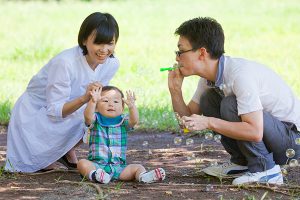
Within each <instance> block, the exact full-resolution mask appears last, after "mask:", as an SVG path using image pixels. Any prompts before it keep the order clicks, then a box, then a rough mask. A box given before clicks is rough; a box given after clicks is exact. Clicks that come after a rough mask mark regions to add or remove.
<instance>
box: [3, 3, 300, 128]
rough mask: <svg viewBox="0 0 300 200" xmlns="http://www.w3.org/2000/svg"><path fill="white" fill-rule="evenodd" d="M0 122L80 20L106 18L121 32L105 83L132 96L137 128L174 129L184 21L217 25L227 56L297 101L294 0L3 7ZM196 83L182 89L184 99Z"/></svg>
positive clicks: (67, 43)
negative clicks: (252, 65) (272, 76)
mask: <svg viewBox="0 0 300 200" xmlns="http://www.w3.org/2000/svg"><path fill="white" fill-rule="evenodd" d="M0 3H1V6H0V13H1V15H0V27H1V29H0V44H1V45H0V52H1V53H0V123H2V124H6V123H7V122H8V120H9V112H10V109H11V107H12V106H13V104H14V103H15V101H16V100H17V98H18V97H19V96H20V95H21V94H22V92H23V91H24V90H25V88H26V86H27V84H28V82H29V80H30V78H31V77H32V76H33V75H34V74H36V73H37V72H38V70H39V69H40V68H41V67H43V65H44V64H46V63H47V61H48V60H49V59H50V58H52V57H53V56H54V55H56V54H57V53H59V52H60V51H62V50H64V49H66V48H71V47H73V46H75V45H76V44H77V34H78V30H79V27H80V24H81V23H82V21H83V19H84V18H85V17H86V16H87V15H89V14H90V13H92V12H95V11H101V12H109V13H111V14H112V15H114V16H115V18H116V19H117V21H118V23H119V26H120V39H119V41H118V44H117V49H116V54H117V57H118V58H119V59H120V62H121V68H120V70H119V72H118V73H117V75H116V76H115V78H114V79H113V80H112V82H111V84H112V85H116V86H118V87H120V88H121V89H123V90H127V89H132V90H134V91H135V92H136V94H137V99H138V101H137V104H138V107H139V111H140V115H141V122H142V123H141V124H140V128H142V129H145V128H146V129H158V130H167V129H168V130H174V129H175V128H176V127H177V126H176V122H175V121H174V118H173V113H172V107H171V105H170V104H171V101H170V97H169V92H168V88H167V73H166V72H159V68H160V67H168V66H171V65H172V64H173V63H174V61H175V54H174V50H176V47H177V39H178V38H177V37H176V36H175V35H174V31H175V29H176V28H177V27H178V26H179V25H180V24H181V23H182V22H183V21H185V20H188V19H191V18H194V17H198V16H210V17H213V18H215V19H217V20H218V21H219V22H220V23H221V24H222V26H223V29H224V32H225V36H226V41H225V51H226V55H230V56H235V57H245V58H249V59H254V60H257V61H258V62H261V63H264V64H266V65H268V66H269V67H270V68H272V69H274V70H275V71H276V72H278V73H279V74H280V75H281V76H282V78H283V79H284V80H286V81H287V82H288V84H289V85H291V87H292V88H293V89H294V91H295V93H296V94H297V96H300V83H299V81H298V77H299V76H298V75H299V74H300V54H299V52H300V26H299V21H300V4H299V2H298V0H288V1H280V0H273V1H259V0H252V1H250V0H244V1H238V0H226V1H224V0H223V1H222V0H211V1H196V0H190V1H187V0H176V1H174V0H163V1H162V0H152V1H151V0H123V1H121V0H114V1H90V2H87V1H68V0H66V1H24V2H23V1H1V0H0ZM197 81H198V77H190V78H188V79H186V80H185V82H184V95H185V100H186V102H188V101H189V100H190V98H191V97H192V95H193V93H194V90H195V88H196V84H197Z"/></svg>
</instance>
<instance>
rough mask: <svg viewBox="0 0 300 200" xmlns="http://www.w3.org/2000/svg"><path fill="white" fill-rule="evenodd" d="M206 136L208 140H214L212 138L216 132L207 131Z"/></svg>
mask: <svg viewBox="0 0 300 200" xmlns="http://www.w3.org/2000/svg"><path fill="white" fill-rule="evenodd" d="M204 138H205V139H206V140H212V139H213V138H214V134H213V133H211V132H208V133H205V136H204Z"/></svg>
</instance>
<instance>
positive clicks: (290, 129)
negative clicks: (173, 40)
mask: <svg viewBox="0 0 300 200" xmlns="http://www.w3.org/2000/svg"><path fill="white" fill-rule="evenodd" d="M175 34H176V35H179V40H178V49H179V51H176V52H175V53H176V61H177V62H178V65H179V67H180V68H179V69H176V70H174V71H169V77H168V86H169V91H170V94H171V99H172V104H173V109H174V111H175V112H178V113H179V114H180V116H184V117H183V120H184V121H185V122H184V123H185V126H186V127H188V128H189V129H190V130H192V131H194V130H204V129H210V130H212V131H214V132H216V133H219V134H221V135H222V139H221V142H222V145H223V146H224V148H225V150H226V151H227V152H228V153H229V154H230V155H231V159H230V162H228V163H224V164H223V165H219V166H213V167H208V168H205V169H203V171H204V172H205V173H207V174H209V175H212V176H228V175H231V176H232V175H235V176H238V178H236V179H234V181H233V184H234V185H238V184H247V183H252V182H259V183H266V182H267V183H273V184H282V183H283V178H282V173H281V169H280V166H279V165H282V164H285V163H286V161H287V159H288V158H287V157H286V155H285V152H286V150H287V149H289V148H291V149H294V150H295V156H294V158H296V159H297V158H298V157H299V155H300V146H299V145H297V144H296V143H295V139H296V138H299V137H300V133H299V131H298V130H300V102H299V100H298V99H297V98H296V97H295V95H294V94H293V92H292V90H291V89H290V88H289V87H288V86H287V85H286V83H285V82H284V81H283V80H282V79H281V78H280V77H279V76H278V75H277V74H276V73H275V72H273V71H272V70H271V69H269V68H267V67H266V66H264V65H261V64H259V63H256V62H253V61H249V60H246V59H241V58H232V57H229V56H224V55H223V54H224V33H223V29H222V27H221V25H220V24H219V23H218V22H217V21H216V20H214V19H212V18H195V19H192V20H188V21H186V22H184V23H183V24H181V25H180V27H179V28H178V29H177V30H176V32H175ZM191 75H197V76H200V77H201V78H200V80H199V83H198V87H197V89H196V91H195V94H194V96H193V98H192V99H191V101H190V102H189V103H188V104H187V105H186V104H185V102H184V100H183V95H182V83H183V79H184V77H187V76H191ZM201 114H202V115H201ZM245 172H248V173H245Z"/></svg>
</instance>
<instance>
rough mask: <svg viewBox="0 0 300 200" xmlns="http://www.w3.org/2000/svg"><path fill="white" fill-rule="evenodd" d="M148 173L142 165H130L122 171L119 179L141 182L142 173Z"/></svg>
mask: <svg viewBox="0 0 300 200" xmlns="http://www.w3.org/2000/svg"><path fill="white" fill-rule="evenodd" d="M144 172H146V169H145V168H144V167H143V166H142V165H140V164H130V165H128V166H127V167H125V169H124V170H123V171H122V173H121V174H120V177H119V179H120V180H122V181H132V180H134V179H135V180H137V181H138V180H139V176H140V174H141V173H144Z"/></svg>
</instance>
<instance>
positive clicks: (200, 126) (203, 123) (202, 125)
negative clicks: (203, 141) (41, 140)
mask: <svg viewBox="0 0 300 200" xmlns="http://www.w3.org/2000/svg"><path fill="white" fill-rule="evenodd" d="M182 120H183V123H184V126H185V127H186V128H187V129H189V130H190V131H202V130H204V129H208V125H209V118H208V117H205V116H203V115H195V114H193V115H191V116H190V117H187V116H183V117H182Z"/></svg>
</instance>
